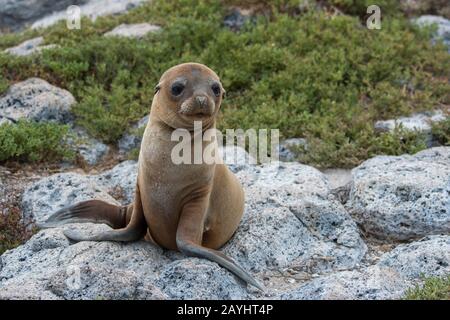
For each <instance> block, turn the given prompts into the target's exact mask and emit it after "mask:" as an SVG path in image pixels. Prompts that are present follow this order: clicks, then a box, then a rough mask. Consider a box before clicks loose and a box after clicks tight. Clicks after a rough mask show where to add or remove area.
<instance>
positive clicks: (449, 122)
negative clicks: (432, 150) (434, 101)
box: [431, 117, 450, 146]
mask: <svg viewBox="0 0 450 320" xmlns="http://www.w3.org/2000/svg"><path fill="white" fill-rule="evenodd" d="M431 132H432V134H433V136H434V137H435V138H436V140H437V141H439V143H440V144H442V145H444V146H449V145H450V117H447V119H446V120H445V121H442V122H436V123H434V124H433V127H432V130H431Z"/></svg>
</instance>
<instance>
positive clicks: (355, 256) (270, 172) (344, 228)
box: [224, 163, 367, 272]
mask: <svg viewBox="0 0 450 320" xmlns="http://www.w3.org/2000/svg"><path fill="white" fill-rule="evenodd" d="M255 171H256V172H252V173H251V174H250V175H247V174H246V173H247V172H245V171H244V172H238V178H240V179H241V181H242V180H243V179H244V180H246V181H245V182H244V185H245V186H246V187H245V192H246V196H247V198H246V210H245V214H244V218H243V220H242V223H241V224H240V226H239V228H238V230H237V232H236V234H235V236H234V237H233V238H232V239H231V240H230V242H229V243H228V244H227V245H226V246H225V248H224V250H225V252H227V253H228V254H229V255H230V256H231V257H233V258H235V259H236V260H237V261H238V262H239V263H240V264H242V265H243V266H244V267H246V268H248V269H249V270H252V271H255V272H259V271H262V270H266V269H279V268H285V267H289V266H296V268H297V269H302V270H305V271H308V272H318V271H329V270H332V269H336V268H352V267H354V266H355V265H356V264H358V263H359V262H360V261H361V259H362V257H363V256H364V254H365V253H366V250H367V248H366V245H365V244H364V242H363V241H362V240H361V238H360V236H359V233H358V228H357V226H356V224H355V223H354V222H353V221H352V220H351V218H350V216H349V215H348V213H347V212H346V211H345V209H344V208H343V207H342V205H341V204H340V203H338V202H337V201H336V200H335V199H334V197H333V196H330V195H329V192H330V188H329V185H328V181H327V179H326V178H325V177H324V176H323V175H322V174H321V173H320V172H319V171H318V170H316V169H314V168H312V167H308V166H305V165H301V164H297V163H278V164H276V163H274V164H270V165H264V166H258V167H257V170H255ZM252 179H253V181H252Z"/></svg>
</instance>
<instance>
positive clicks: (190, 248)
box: [176, 203, 264, 291]
mask: <svg viewBox="0 0 450 320" xmlns="http://www.w3.org/2000/svg"><path fill="white" fill-rule="evenodd" d="M201 207H202V206H201V204H199V203H189V204H187V205H185V207H184V208H183V212H182V214H181V216H180V220H179V222H178V229H177V235H176V242H177V247H178V249H179V250H180V251H181V252H183V253H184V254H186V255H188V256H192V257H197V258H204V259H208V260H210V261H213V262H216V263H218V264H219V265H220V266H222V267H224V268H226V269H228V270H229V271H231V272H232V273H234V274H235V275H236V276H238V277H239V278H240V279H242V280H244V281H245V282H246V283H249V284H251V285H253V286H255V287H256V288H258V289H260V290H261V291H264V287H263V286H262V285H261V284H259V283H258V282H257V281H256V280H255V279H254V278H253V277H252V276H251V275H250V274H249V273H248V272H247V271H245V270H244V269H243V268H242V267H240V266H239V265H238V264H236V262H234V261H233V260H232V259H231V258H229V257H227V256H226V255H225V254H223V253H222V252H220V251H217V250H213V249H210V248H206V247H203V246H202V245H201V241H202V236H203V217H202V215H201V214H199V212H201V210H199V209H200V208H201Z"/></svg>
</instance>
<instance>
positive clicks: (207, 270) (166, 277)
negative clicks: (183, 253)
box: [157, 258, 248, 300]
mask: <svg viewBox="0 0 450 320" xmlns="http://www.w3.org/2000/svg"><path fill="white" fill-rule="evenodd" d="M157 284H158V286H159V287H160V288H161V290H162V291H163V292H164V293H165V294H167V295H168V296H169V297H170V298H171V299H196V300H217V299H227V300H228V299H245V298H248V293H247V290H246V289H245V288H244V287H243V285H242V284H240V283H238V280H237V279H236V277H235V276H233V275H232V274H231V273H230V272H228V271H227V270H225V269H223V268H221V267H220V266H218V265H217V264H216V263H213V262H210V261H207V260H203V259H197V258H188V259H182V260H177V261H174V262H172V263H170V264H168V265H166V266H164V267H163V268H162V270H161V274H160V277H159V279H158V280H157Z"/></svg>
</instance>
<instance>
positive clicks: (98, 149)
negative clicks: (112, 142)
mask: <svg viewBox="0 0 450 320" xmlns="http://www.w3.org/2000/svg"><path fill="white" fill-rule="evenodd" d="M72 132H73V133H74V134H75V136H76V138H75V139H74V140H73V141H72V143H73V148H74V149H75V150H76V151H77V152H78V154H79V155H80V156H81V158H82V159H83V161H84V162H85V163H86V164H87V165H89V166H93V165H96V164H98V163H99V162H100V161H101V160H102V159H103V158H104V156H105V155H106V154H107V153H108V152H109V150H110V148H109V147H108V146H107V145H106V144H104V143H102V142H101V141H99V140H97V139H95V138H92V137H90V136H89V135H88V133H87V132H86V130H84V129H82V128H78V127H75V128H74V129H73V130H72Z"/></svg>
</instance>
